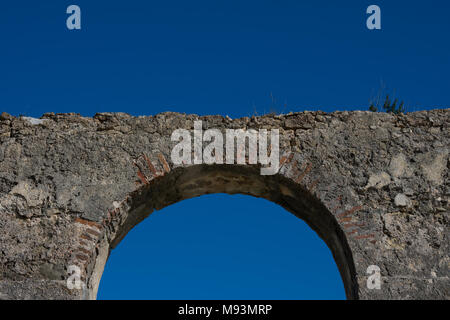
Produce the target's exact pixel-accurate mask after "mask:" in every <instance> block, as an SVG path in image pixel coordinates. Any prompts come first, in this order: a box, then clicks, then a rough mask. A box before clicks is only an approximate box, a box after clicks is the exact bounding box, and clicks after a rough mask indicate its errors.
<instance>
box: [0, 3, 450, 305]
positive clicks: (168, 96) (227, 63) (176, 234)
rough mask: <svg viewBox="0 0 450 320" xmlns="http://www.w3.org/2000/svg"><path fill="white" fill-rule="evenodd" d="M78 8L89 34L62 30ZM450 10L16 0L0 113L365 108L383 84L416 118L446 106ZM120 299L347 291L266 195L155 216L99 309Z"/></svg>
mask: <svg viewBox="0 0 450 320" xmlns="http://www.w3.org/2000/svg"><path fill="white" fill-rule="evenodd" d="M71 4H76V5H79V6H80V7H81V12H82V21H81V24H82V29H81V30H75V31H69V30H68V29H67V28H66V18H67V16H68V15H67V14H66V8H67V7H68V6H69V5H71ZM371 4H376V5H378V6H380V7H381V17H382V30H375V31H370V30H368V29H367V28H366V18H367V15H366V13H365V11H366V8H367V7H368V6H369V5H371ZM449 12H450V4H449V2H448V1H426V2H424V1H414V0H410V1H406V0H396V1H381V0H380V1H379V0H377V1H370V2H369V1H364V0H358V1H331V0H330V1H321V0H316V1H278V0H277V1H265V0H259V1H242V0H241V1H230V0H228V1H219V0H214V1H210V0H209V1H174V0H168V1H144V0H140V1H138V0H129V1H103V0H96V1H86V0H73V1H61V0H58V1H7V2H6V1H4V2H3V3H2V4H1V5H0V38H1V44H0V111H6V112H8V113H11V114H13V115H26V116H34V117H39V116H41V115H42V114H43V113H44V112H51V111H53V112H78V113H81V114H82V115H85V116H92V115H94V114H95V113H96V112H106V111H110V112H119V111H120V112H128V113H130V114H133V115H151V114H156V113H159V112H163V111H179V112H185V113H196V114H200V115H206V114H222V115H229V116H230V117H233V118H235V117H241V116H249V115H253V114H255V113H256V114H264V113H268V112H272V111H275V112H283V113H287V112H289V111H302V110H324V111H334V110H355V109H359V110H366V109H367V107H368V102H369V100H370V98H371V97H373V96H375V95H376V93H377V92H378V90H379V89H380V86H381V83H384V85H385V86H386V87H387V88H388V89H389V91H390V92H391V93H392V94H395V95H396V96H398V97H399V98H400V99H402V100H404V101H405V102H406V104H407V106H408V111H415V110H422V109H430V108H443V107H448V105H449V101H450V81H449V80H448V75H449V74H450V42H449V41H448V38H449V32H450V19H449V18H448V15H449ZM213 204H214V206H215V207H218V208H221V210H219V211H217V212H211V210H208V208H210V207H212V206H213ZM243 208H245V210H244V209H243ZM256 212H260V213H259V214H260V215H258V219H257V218H256ZM259 217H261V218H259ZM185 226H189V229H185ZM274 226H276V229H271V228H272V227H274ZM246 230H248V231H249V232H248V234H247V233H246V232H245V231H246ZM212 248H214V250H212V251H211V249H212ZM220 252H226V253H227V255H226V256H224V255H221V254H220ZM247 253H248V254H247ZM177 256H181V257H183V258H182V259H176V257H177ZM228 256H229V258H227V257H228ZM314 261H315V264H313V265H311V264H310V263H311V262H314ZM261 279H265V280H264V281H262V280H261ZM336 279H337V280H339V281H337V280H336ZM317 283H320V285H317V287H315V286H314V284H317ZM327 285H328V287H327ZM137 288H139V289H137ZM112 297H114V298H221V297H224V298H241V297H242V298H308V297H309V298H343V297H344V291H343V288H342V284H341V283H340V279H339V276H338V274H337V270H336V267H335V265H334V262H333V260H332V258H331V256H330V253H329V251H328V249H326V248H325V247H324V244H323V242H322V241H321V240H320V239H318V238H317V236H316V235H315V234H314V233H313V232H312V231H311V230H309V229H308V228H307V227H305V225H304V224H303V222H302V221H300V220H298V219H296V218H295V217H293V216H291V215H289V214H287V212H285V211H283V210H282V209H280V208H278V207H276V206H274V205H273V204H270V203H267V202H266V201H264V200H260V199H254V198H249V197H243V196H242V197H239V196H235V197H230V196H226V195H212V196H208V197H200V198H198V199H192V200H189V201H184V202H182V203H178V204H176V205H174V206H173V207H169V208H166V209H164V210H162V211H161V212H156V213H154V214H153V215H152V216H151V217H150V218H149V219H147V220H146V221H144V222H143V223H142V224H141V225H139V226H138V227H137V228H135V229H134V230H133V231H132V232H131V233H130V234H129V235H128V236H127V237H126V238H125V240H124V242H123V243H122V244H121V245H120V246H119V247H118V248H117V250H115V251H113V252H112V256H111V259H110V261H109V263H108V265H107V268H106V271H105V274H104V279H103V280H102V284H101V287H100V292H99V298H112Z"/></svg>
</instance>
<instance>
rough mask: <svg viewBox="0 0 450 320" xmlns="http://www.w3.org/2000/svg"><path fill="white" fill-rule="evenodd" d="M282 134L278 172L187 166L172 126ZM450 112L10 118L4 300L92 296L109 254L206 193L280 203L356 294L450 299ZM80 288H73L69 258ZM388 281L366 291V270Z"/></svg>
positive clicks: (3, 205)
mask: <svg viewBox="0 0 450 320" xmlns="http://www.w3.org/2000/svg"><path fill="white" fill-rule="evenodd" d="M195 120H202V122H203V126H204V129H208V128H218V129H222V130H224V129H226V128H232V129H240V128H242V129H249V128H254V129H263V128H265V129H279V130H280V166H281V169H280V171H279V173H278V174H276V175H272V176H262V175H260V174H259V168H258V167H257V166H256V165H226V164H224V165H204V164H202V165H189V166H188V165H181V166H180V165H178V166H175V165H174V164H173V163H172V162H171V158H170V153H171V149H172V147H173V146H174V145H175V144H176V142H172V141H171V139H170V137H171V134H172V132H173V130H175V129H179V128H185V129H188V130H191V129H192V128H193V123H194V121H195ZM449 146H450V109H445V110H433V111H422V112H414V113H408V114H406V115H403V114H400V115H394V114H387V113H372V112H361V111H355V112H334V113H324V112H301V113H291V114H287V115H266V116H261V117H251V118H241V119H233V120H232V119H230V118H229V117H222V116H197V115H185V114H178V113H172V112H166V113H161V114H158V115H155V116H140V117H133V116H130V115H127V114H124V113H101V114H97V115H95V116H94V117H93V118H87V117H82V116H80V115H77V114H53V113H48V114H44V115H43V116H42V117H41V118H40V119H34V118H26V117H13V116H10V115H8V114H6V113H3V114H2V115H1V116H0V299H94V298H95V297H96V293H97V289H98V285H99V282H100V278H101V274H102V271H103V267H104V265H105V263H106V260H107V258H108V255H109V252H110V250H112V249H113V248H114V247H115V246H116V245H117V244H118V243H119V242H120V241H121V239H122V238H123V237H124V236H125V235H126V234H127V232H128V231H129V230H130V229H132V228H133V227H134V226H135V225H136V224H138V223H139V222H140V221H142V220H143V219H145V218H146V217H147V216H148V215H149V214H151V213H152V211H154V210H159V209H161V208H163V207H165V206H168V205H170V204H173V203H175V202H178V201H181V200H183V199H187V198H191V197H195V196H200V195H203V194H207V193H217V192H223V193H229V194H233V193H242V194H247V195H252V196H255V197H262V198H265V199H268V200H270V201H273V202H275V203H277V204H279V205H280V206H282V207H284V208H285V209H286V210H288V211H290V212H292V213H293V214H294V215H296V216H297V217H299V218H301V219H303V220H304V221H306V222H307V223H308V224H309V225H310V226H311V228H312V229H314V230H315V231H316V232H317V233H318V235H319V236H320V237H321V238H322V239H323V240H324V241H325V242H326V244H327V245H328V247H329V248H330V250H331V252H332V253H333V256H334V259H335V261H336V263H337V266H338V268H339V270H340V273H341V276H342V280H343V283H344V286H345V290H346V294H347V297H348V298H349V299H449V297H450V294H449V291H450V280H449V266H450V259H449V256H448V254H449V252H450V251H449V196H450V183H449V174H448V172H449V170H448V169H449ZM71 265H72V266H73V265H75V266H78V267H79V268H80V270H81V280H82V282H83V283H84V284H85V285H84V286H83V287H82V288H81V289H76V288H75V289H72V290H70V289H68V287H67V285H66V282H67V278H68V277H69V274H68V268H69V266H71ZM370 265H376V266H378V267H379V268H380V274H381V288H380V289H368V287H367V279H368V276H369V275H368V274H367V268H368V267H369V266H370Z"/></svg>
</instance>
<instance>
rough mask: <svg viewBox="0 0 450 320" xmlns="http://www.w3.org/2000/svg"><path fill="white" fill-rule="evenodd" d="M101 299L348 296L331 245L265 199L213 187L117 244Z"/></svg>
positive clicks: (150, 219) (168, 209) (163, 212)
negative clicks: (217, 191) (214, 191)
mask: <svg viewBox="0 0 450 320" xmlns="http://www.w3.org/2000/svg"><path fill="white" fill-rule="evenodd" d="M98 299H345V290H344V286H343V283H342V279H341V277H340V274H339V270H338V268H337V266H336V264H335V262H334V259H333V256H332V254H331V251H330V250H329V248H328V247H327V246H326V244H325V243H324V242H323V241H322V239H320V238H319V237H318V235H317V234H316V233H315V232H314V231H313V230H312V229H311V228H310V227H309V226H308V225H307V224H306V223H305V222H303V221H302V220H301V219H298V218H297V217H295V216H293V215H292V214H290V213H289V212H287V211H286V210H284V209H283V208H282V207H280V206H279V205H276V204H274V203H272V202H270V201H268V200H265V199H258V198H255V197H251V196H245V195H227V194H213V195H204V196H201V197H196V198H192V199H189V200H184V201H181V202H178V203H176V204H174V205H171V206H168V207H166V208H164V209H162V210H160V211H156V212H154V213H153V214H152V215H150V216H149V217H148V218H147V219H145V220H144V221H143V222H141V223H140V224H138V225H137V226H136V227H135V228H133V230H132V231H131V232H130V233H129V234H128V235H127V236H126V237H125V238H124V239H123V241H122V242H121V243H120V244H119V245H118V246H117V247H116V249H115V250H113V251H112V252H111V255H110V258H109V260H108V262H107V264H106V267H105V271H104V273H103V277H102V280H101V283H100V288H99V293H98Z"/></svg>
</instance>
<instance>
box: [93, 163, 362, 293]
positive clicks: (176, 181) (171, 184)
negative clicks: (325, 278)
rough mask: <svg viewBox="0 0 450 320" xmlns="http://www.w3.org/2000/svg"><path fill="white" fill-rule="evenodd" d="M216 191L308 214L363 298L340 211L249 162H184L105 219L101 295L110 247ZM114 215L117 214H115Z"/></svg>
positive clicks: (349, 288)
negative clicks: (156, 215) (152, 219)
mask: <svg viewBox="0 0 450 320" xmlns="http://www.w3.org/2000/svg"><path fill="white" fill-rule="evenodd" d="M210 193H227V194H245V195H250V196H254V197H259V198H264V199H267V200H269V201H272V202H274V203H276V204H278V205H280V206H281V207H283V208H284V209H286V210H287V211H289V212H291V213H292V214H294V215H295V216H297V217H298V218H300V219H302V220H304V221H305V222H306V223H307V224H308V225H309V226H310V227H311V228H312V229H313V230H314V231H315V232H316V233H317V234H318V235H319V236H320V238H321V239H323V241H324V242H325V243H326V244H327V246H328V247H329V249H330V250H331V252H332V255H333V258H334V259H335V262H336V265H337V266H338V269H339V272H340V274H341V277H342V281H343V283H344V288H345V292H346V296H347V298H348V299H358V288H357V281H356V270H355V265H354V261H353V257H352V252H351V250H350V247H349V244H348V241H347V238H346V235H345V233H344V232H343V230H342V229H341V227H340V225H339V223H338V221H337V220H336V218H335V217H334V215H333V214H332V213H331V212H330V211H329V210H328V209H327V208H326V206H325V205H324V204H323V203H321V201H320V200H319V199H318V198H317V197H316V196H315V195H314V194H312V193H311V192H309V191H308V190H306V189H305V188H303V187H302V186H301V185H299V184H298V183H295V182H294V181H292V180H291V179H288V178H286V177H285V176H283V175H281V174H277V175H272V176H261V175H260V173H259V168H257V167H255V166H243V165H231V166H230V165H194V166H189V167H179V168H176V169H174V170H172V171H170V173H167V174H165V175H162V176H159V177H157V178H156V179H153V180H152V181H151V182H150V183H148V184H145V185H143V186H142V187H141V188H139V189H138V190H136V191H135V192H134V193H133V194H131V195H130V196H129V197H127V198H126V199H124V201H123V202H122V203H121V204H120V205H119V206H118V207H117V208H116V209H115V210H114V211H112V212H110V213H109V219H107V220H106V221H105V229H106V232H105V239H103V240H102V245H101V247H102V248H101V249H100V250H99V251H100V252H106V251H107V252H108V254H105V253H103V254H99V255H97V257H96V261H95V266H94V268H93V272H92V275H91V278H90V279H88V283H90V288H89V290H90V293H89V296H90V297H91V298H95V297H96V294H97V290H98V286H99V283H100V278H101V273H102V272H103V268H104V266H105V264H106V260H107V258H108V255H109V252H110V250H112V249H114V248H115V247H116V246H117V245H118V244H119V243H120V241H121V240H122V239H123V238H124V237H125V236H126V234H127V233H128V232H129V231H130V230H131V229H132V228H133V227H134V226H136V225H137V224H138V223H139V222H141V221H142V220H144V219H145V218H146V217H147V216H148V215H150V214H151V212H153V210H160V209H162V208H164V207H166V206H168V205H171V204H173V203H176V202H179V201H182V200H185V199H189V198H193V197H198V196H201V195H204V194H210ZM113 217H114V218H113Z"/></svg>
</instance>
